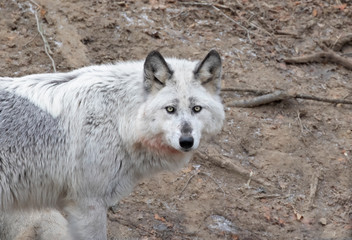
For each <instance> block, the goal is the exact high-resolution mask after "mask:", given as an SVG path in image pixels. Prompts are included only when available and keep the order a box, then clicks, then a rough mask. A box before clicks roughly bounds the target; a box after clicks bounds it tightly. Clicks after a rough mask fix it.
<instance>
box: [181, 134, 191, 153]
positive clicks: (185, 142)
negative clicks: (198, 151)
mask: <svg viewBox="0 0 352 240" xmlns="http://www.w3.org/2000/svg"><path fill="white" fill-rule="evenodd" d="M193 142H194V139H193V137H190V136H182V137H180V146H181V147H182V148H183V149H185V150H189V149H190V148H191V147H193Z"/></svg>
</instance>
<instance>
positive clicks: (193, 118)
mask: <svg viewBox="0 0 352 240" xmlns="http://www.w3.org/2000/svg"><path fill="white" fill-rule="evenodd" d="M220 81H221V58H220V56H219V54H218V53H217V52H216V51H215V50H212V51H210V52H209V53H208V55H207V56H206V57H205V58H204V59H203V60H202V61H200V62H193V61H187V60H181V59H173V58H170V59H166V60H165V59H164V58H163V57H162V55H161V54H160V53H159V52H157V51H153V52H151V53H150V54H149V55H148V57H147V59H146V60H145V63H144V89H145V93H146V101H145V103H144V104H143V105H144V106H143V107H142V108H141V110H140V112H139V116H138V118H139V119H138V120H139V121H138V122H139V127H138V128H139V132H140V134H141V138H142V140H141V143H142V144H143V145H144V146H145V147H148V148H150V149H151V150H155V151H159V152H164V153H179V152H189V151H191V150H194V149H196V148H197V147H198V146H199V143H200V140H201V138H204V137H207V136H211V135H214V134H216V133H218V132H219V131H220V130H221V127H222V123H223V120H224V117H225V113H224V109H223V106H222V104H221V99H220V97H219V92H220Z"/></svg>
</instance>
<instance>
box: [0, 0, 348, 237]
mask: <svg viewBox="0 0 352 240" xmlns="http://www.w3.org/2000/svg"><path fill="white" fill-rule="evenodd" d="M36 3H37V4H38V5H39V6H40V7H41V8H40V9H38V8H37V6H36ZM36 3H35V2H33V1H31V0H1V1H0V16H1V17H0V59H1V61H0V69H1V75H2V76H21V75H26V74H31V73H42V72H52V71H53V67H52V62H51V60H50V59H49V57H48V55H47V54H46V53H45V51H44V43H43V40H42V37H41V35H40V34H39V32H38V28H37V27H38V23H39V25H40V26H41V31H42V32H43V33H44V36H45V38H46V40H47V43H48V44H49V46H50V48H51V56H52V58H53V60H54V62H55V65H56V68H57V71H69V70H72V69H75V68H78V67H82V66H86V65H91V64H101V63H110V62H114V61H120V60H131V59H143V58H145V56H146V55H147V54H148V52H149V51H151V50H154V49H157V50H159V51H160V52H161V53H162V54H163V55H165V56H176V57H182V58H190V59H201V58H203V57H204V56H205V55H206V53H207V52H208V51H209V50H210V49H217V50H218V51H219V52H220V53H221V55H222V58H223V65H224V68H223V87H224V88H241V89H257V90H278V89H280V90H290V91H294V92H297V93H301V94H310V95H314V96H320V97H327V98H340V99H347V100H352V84H351V81H352V71H351V70H348V69H346V68H344V67H342V66H338V65H335V64H322V63H310V64H300V65H293V64H292V65H288V64H285V63H284V62H283V61H282V59H283V58H285V57H292V56H302V55H304V54H310V53H315V52H319V51H321V44H322V43H323V42H324V41H325V42H328V44H327V45H328V47H331V46H333V45H334V43H335V42H336V41H337V40H338V39H339V38H340V37H341V36H343V35H344V34H347V33H352V24H351V23H352V4H351V2H350V1H348V0H344V1H343V0H326V1H322V0H321V1H320V0H301V1H300V0H288V1H279V0H267V1H257V0H233V1H231V0H223V1H221V0H220V1H208V2H205V1H204V2H201V1H194V2H185V1H176V0H164V1H162V0H160V1H158V0H144V1H113V0H85V1H83V0H81V1H79V0H62V1H55V0H36ZM35 14H37V16H38V23H37V22H36V17H35ZM338 53H339V54H340V55H343V56H345V57H347V58H348V57H350V58H351V59H352V45H348V44H347V45H346V46H344V48H343V49H342V50H341V51H339V52H338ZM222 96H223V99H224V104H225V105H226V104H228V103H230V102H231V101H233V100H236V99H242V98H251V97H253V95H251V94H248V93H246V92H242V91H226V92H225V91H224V92H223V93H222ZM226 115H227V117H226V121H225V124H224V127H223V130H222V132H221V134H220V135H218V136H217V137H216V138H214V139H212V141H211V142H209V143H204V144H203V146H202V147H201V149H200V150H199V151H198V152H197V153H196V154H195V157H194V159H193V160H192V161H191V162H190V163H189V165H188V166H186V167H185V168H184V169H183V170H182V171H179V172H175V173H163V174H160V175H158V176H155V177H153V178H151V179H147V180H145V181H144V182H142V183H141V184H139V185H138V186H137V187H136V188H135V190H134V191H133V193H132V194H130V195H129V196H128V197H126V198H125V199H124V200H123V201H122V202H120V203H119V204H118V205H116V206H115V207H113V208H112V209H111V211H110V212H109V214H108V218H109V229H108V232H109V239H111V240H113V239H232V240H238V239H241V240H245V239H248V240H249V239H253V240H257V239H325V240H328V239H336V240H337V239H338V240H348V239H350V240H351V239H352V173H351V171H352V106H351V105H347V104H346V105H344V104H331V103H323V102H318V101H310V100H299V99H290V100H284V101H280V102H275V103H271V104H268V105H265V106H261V107H256V108H235V107H226Z"/></svg>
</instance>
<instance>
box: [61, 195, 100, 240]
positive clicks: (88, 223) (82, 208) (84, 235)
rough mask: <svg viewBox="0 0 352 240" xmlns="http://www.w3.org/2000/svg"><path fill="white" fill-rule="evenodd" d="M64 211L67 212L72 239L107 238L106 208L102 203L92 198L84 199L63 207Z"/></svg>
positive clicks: (98, 239) (93, 239)
mask: <svg viewBox="0 0 352 240" xmlns="http://www.w3.org/2000/svg"><path fill="white" fill-rule="evenodd" d="M65 211H66V212H67V214H68V222H69V228H70V232H71V234H72V236H73V238H74V239H77V240H89V239H91V240H106V239H107V231H106V228H107V222H106V221H107V220H106V214H107V208H106V207H105V206H104V204H102V203H99V202H98V201H94V200H85V201H84V202H79V203H78V202H77V204H75V205H70V206H68V207H65Z"/></svg>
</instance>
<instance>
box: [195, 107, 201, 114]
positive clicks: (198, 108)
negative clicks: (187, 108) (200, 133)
mask: <svg viewBox="0 0 352 240" xmlns="http://www.w3.org/2000/svg"><path fill="white" fill-rule="evenodd" d="M200 111H202V107H201V106H194V107H193V112H195V113H199V112H200Z"/></svg>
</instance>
